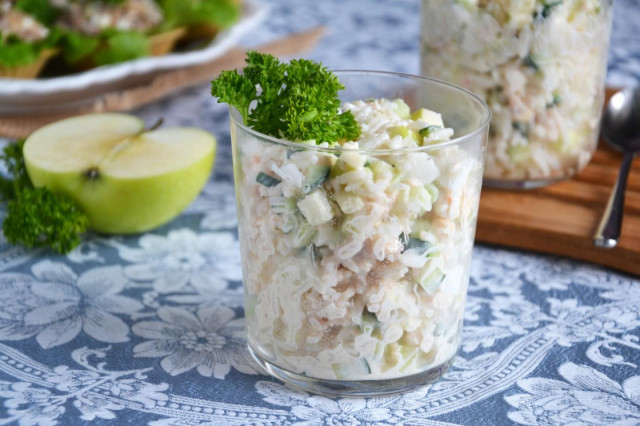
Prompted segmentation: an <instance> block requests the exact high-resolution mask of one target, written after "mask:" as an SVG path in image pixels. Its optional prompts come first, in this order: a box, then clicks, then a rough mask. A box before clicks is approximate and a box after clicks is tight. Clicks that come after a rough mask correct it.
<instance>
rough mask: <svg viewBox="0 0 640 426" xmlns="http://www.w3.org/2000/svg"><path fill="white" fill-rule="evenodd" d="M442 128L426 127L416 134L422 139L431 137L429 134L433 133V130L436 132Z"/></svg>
mask: <svg viewBox="0 0 640 426" xmlns="http://www.w3.org/2000/svg"><path fill="white" fill-rule="evenodd" d="M442 128H443V127H442V126H436V125H434V124H432V125H430V126H427V127H423V128H422V129H420V131H419V132H418V134H419V135H420V136H422V137H423V138H428V137H431V134H432V133H433V131H434V130H438V129H442Z"/></svg>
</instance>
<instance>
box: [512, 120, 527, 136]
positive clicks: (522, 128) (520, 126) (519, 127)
mask: <svg viewBox="0 0 640 426" xmlns="http://www.w3.org/2000/svg"><path fill="white" fill-rule="evenodd" d="M511 127H513V130H515V131H516V132H518V133H520V134H521V135H522V136H524V137H527V136H529V123H523V122H522V121H514V122H513V123H511Z"/></svg>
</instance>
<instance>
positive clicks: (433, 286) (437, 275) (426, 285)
mask: <svg viewBox="0 0 640 426" xmlns="http://www.w3.org/2000/svg"><path fill="white" fill-rule="evenodd" d="M444 278H445V275H444V274H443V273H442V271H441V270H440V268H436V269H434V270H433V271H432V272H431V273H430V274H429V275H427V276H426V277H424V278H422V279H421V280H420V285H421V286H422V288H423V289H424V291H426V292H427V293H428V294H432V293H433V292H434V291H436V290H437V289H438V287H440V284H442V281H444Z"/></svg>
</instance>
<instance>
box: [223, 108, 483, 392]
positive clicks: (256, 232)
mask: <svg viewBox="0 0 640 426" xmlns="http://www.w3.org/2000/svg"><path fill="white" fill-rule="evenodd" d="M342 110H344V111H351V113H352V114H353V115H354V116H355V118H356V121H357V122H358V124H359V125H360V129H361V134H360V137H359V138H358V139H357V140H352V141H338V142H337V143H336V144H333V145H331V146H330V145H329V144H328V143H326V142H324V143H320V144H316V141H308V142H303V143H295V144H293V143H290V144H288V145H287V144H282V143H274V142H273V141H269V140H268V139H262V138H259V137H257V136H256V135H255V134H252V133H251V132H248V131H244V132H242V131H241V130H243V129H242V128H235V130H233V131H232V141H233V144H234V150H235V156H236V158H237V159H238V161H237V163H236V165H235V167H236V170H235V179H236V188H237V189H236V190H237V196H238V208H239V218H240V223H239V229H240V239H241V247H242V250H243V253H242V258H243V276H244V290H245V293H246V294H245V296H246V297H245V300H246V306H245V312H246V320H247V329H248V340H249V345H250V347H251V348H252V350H253V351H255V352H256V353H257V355H258V356H259V357H260V358H262V359H266V360H268V361H269V362H270V363H272V364H274V365H276V366H278V367H280V368H283V369H285V370H287V371H290V372H293V373H296V374H300V375H304V376H308V377H312V378H318V379H330V380H378V379H392V378H399V377H405V376H411V375H415V374H418V373H421V372H425V371H427V370H431V369H434V368H437V367H438V366H448V365H449V363H450V362H451V360H452V359H453V357H454V355H455V352H456V350H457V348H458V345H459V340H460V329H461V326H462V316H463V310H464V303H465V296H466V287H467V283H468V277H469V270H468V267H469V263H470V262H469V259H470V256H471V251H472V247H473V238H474V230H475V221H476V216H477V207H478V201H479V200H478V198H479V194H480V186H481V179H482V161H481V159H479V158H477V156H476V157H474V156H473V155H471V154H470V153H468V152H466V151H465V150H464V149H461V148H460V147H459V146H457V145H456V144H453V143H449V144H448V143H447V141H448V140H450V138H451V137H452V136H453V130H452V129H450V128H447V127H446V126H445V123H443V122H442V117H441V115H440V114H438V113H436V112H433V111H430V110H426V109H419V110H416V111H413V112H411V111H410V110H409V107H408V106H407V104H406V103H405V102H403V101H402V100H389V99H377V100H366V101H354V102H346V103H343V104H342ZM236 121H237V119H236ZM233 128H234V127H233V126H232V129H233ZM244 130H246V129H244ZM240 133H241V134H240ZM431 145H433V149H429V148H421V147H424V146H431ZM391 150H393V151H391Z"/></svg>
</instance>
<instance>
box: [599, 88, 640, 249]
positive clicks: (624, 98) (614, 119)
mask: <svg viewBox="0 0 640 426" xmlns="http://www.w3.org/2000/svg"><path fill="white" fill-rule="evenodd" d="M602 136H603V138H604V140H605V141H607V143H608V144H609V145H611V146H613V147H614V148H616V149H618V150H620V151H621V152H622V153H623V157H622V165H621V167H620V172H619V174H618V180H617V182H616V185H615V186H614V188H613V191H612V192H611V196H610V197H609V202H608V203H607V207H606V209H605V212H604V215H603V216H602V220H601V221H600V225H599V226H598V230H597V231H596V235H595V237H594V240H593V241H594V244H595V245H596V246H599V247H603V248H613V247H615V246H616V245H617V244H618V239H619V238H620V230H621V228H622V218H623V214H624V192H625V190H626V187H627V178H628V176H629V171H630V170H631V163H632V162H633V159H634V157H635V156H636V154H637V153H638V151H640V87H637V88H634V89H625V90H622V91H620V92H617V93H616V94H614V95H613V96H612V97H611V99H610V100H609V103H608V104H607V107H606V109H605V113H604V117H603V118H602Z"/></svg>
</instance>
